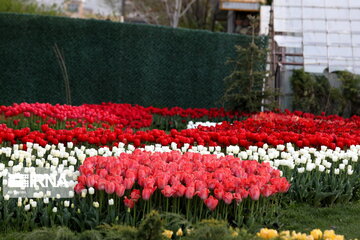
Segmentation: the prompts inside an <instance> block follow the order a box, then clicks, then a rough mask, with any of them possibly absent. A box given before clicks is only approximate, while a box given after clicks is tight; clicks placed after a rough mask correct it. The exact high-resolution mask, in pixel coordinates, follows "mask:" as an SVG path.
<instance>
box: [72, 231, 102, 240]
mask: <svg viewBox="0 0 360 240" xmlns="http://www.w3.org/2000/svg"><path fill="white" fill-rule="evenodd" d="M78 238H79V240H102V239H103V237H102V235H101V234H100V232H99V231H97V230H86V231H84V232H82V233H80V234H79V236H78Z"/></svg>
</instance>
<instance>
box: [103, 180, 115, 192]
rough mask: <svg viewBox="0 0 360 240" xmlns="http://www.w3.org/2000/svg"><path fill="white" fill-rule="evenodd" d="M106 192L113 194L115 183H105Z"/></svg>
mask: <svg viewBox="0 0 360 240" xmlns="http://www.w3.org/2000/svg"><path fill="white" fill-rule="evenodd" d="M105 192H106V193H107V194H113V193H114V192H115V183H113V182H109V181H108V182H107V183H106V185H105Z"/></svg>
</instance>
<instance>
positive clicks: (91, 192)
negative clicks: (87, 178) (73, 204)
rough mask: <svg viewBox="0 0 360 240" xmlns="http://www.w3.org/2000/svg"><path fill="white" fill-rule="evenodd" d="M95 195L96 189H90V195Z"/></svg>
mask: <svg viewBox="0 0 360 240" xmlns="http://www.w3.org/2000/svg"><path fill="white" fill-rule="evenodd" d="M94 193H95V189H94V188H93V187H89V194H90V195H93V194H94Z"/></svg>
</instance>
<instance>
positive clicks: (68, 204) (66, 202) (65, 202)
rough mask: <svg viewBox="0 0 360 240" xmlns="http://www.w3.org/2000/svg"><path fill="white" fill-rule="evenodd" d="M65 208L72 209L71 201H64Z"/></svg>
mask: <svg viewBox="0 0 360 240" xmlns="http://www.w3.org/2000/svg"><path fill="white" fill-rule="evenodd" d="M64 207H66V208H67V207H70V201H68V200H65V201H64Z"/></svg>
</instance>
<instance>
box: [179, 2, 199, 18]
mask: <svg viewBox="0 0 360 240" xmlns="http://www.w3.org/2000/svg"><path fill="white" fill-rule="evenodd" d="M196 1H197V0H191V2H190V3H188V4H187V5H186V7H185V9H184V11H182V13H181V14H180V17H179V18H181V17H182V16H184V14H185V13H186V12H187V11H188V10H189V9H190V7H191V5H193V4H194V3H195V2H196Z"/></svg>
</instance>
